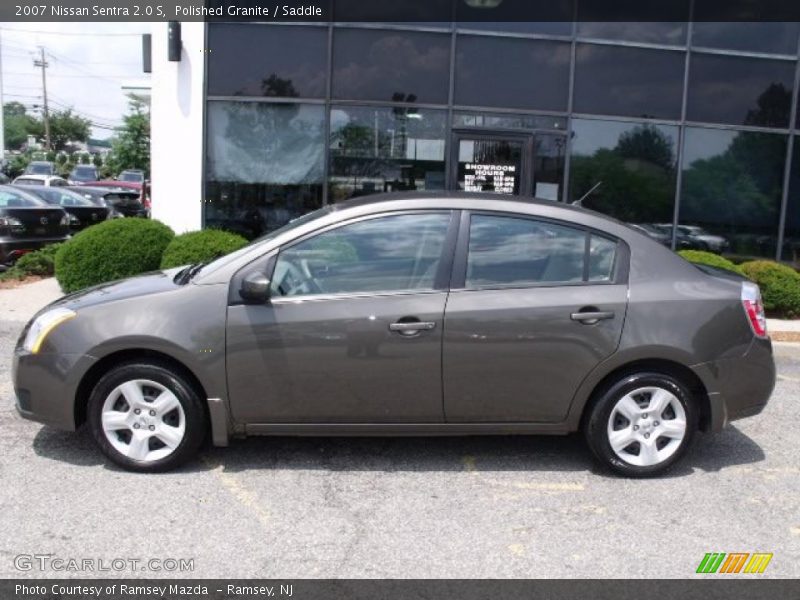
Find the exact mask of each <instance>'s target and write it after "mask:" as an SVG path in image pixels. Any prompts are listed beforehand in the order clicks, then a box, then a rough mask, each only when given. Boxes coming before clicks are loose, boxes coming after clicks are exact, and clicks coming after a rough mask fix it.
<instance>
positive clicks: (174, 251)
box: [161, 229, 247, 269]
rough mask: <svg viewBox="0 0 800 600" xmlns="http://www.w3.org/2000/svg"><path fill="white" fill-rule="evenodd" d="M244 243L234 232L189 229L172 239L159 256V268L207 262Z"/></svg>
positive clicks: (245, 243) (244, 244)
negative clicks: (161, 255) (187, 231)
mask: <svg viewBox="0 0 800 600" xmlns="http://www.w3.org/2000/svg"><path fill="white" fill-rule="evenodd" d="M246 245H247V240H246V239H244V238H243V237H242V236H240V235H236V234H235V233H229V232H227V231H221V230H218V229H204V230H202V231H191V232H189V233H184V234H181V235H178V236H175V237H174V238H173V239H172V241H171V242H170V243H169V245H168V246H167V249H166V250H165V251H164V256H163V257H162V258H161V268H162V269H169V268H172V267H179V266H181V265H188V264H195V263H199V262H208V261H211V260H214V259H215V258H219V257H220V256H224V255H225V254H228V253H230V252H233V251H234V250H238V249H239V248H242V247H243V246H246Z"/></svg>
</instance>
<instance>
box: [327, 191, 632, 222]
mask: <svg viewBox="0 0 800 600" xmlns="http://www.w3.org/2000/svg"><path fill="white" fill-rule="evenodd" d="M437 200H447V201H457V202H458V201H463V208H464V209H470V208H472V209H475V210H491V209H492V205H493V204H499V203H517V204H519V207H520V208H524V207H525V206H531V205H533V206H539V207H543V208H552V209H556V210H563V211H568V212H573V213H575V214H582V215H591V216H595V217H597V218H601V219H605V220H607V221H612V222H615V223H620V224H622V225H626V226H627V224H626V223H622V222H621V221H618V220H617V219H614V218H613V217H609V216H608V215H605V214H603V213H599V212H597V211H594V210H591V209H588V208H584V207H582V206H577V205H574V204H567V203H564V202H557V201H554V200H545V199H542V198H535V197H531V196H510V195H505V194H493V193H491V192H455V191H446V190H441V191H430V192H390V193H386V194H373V195H369V196H361V197H359V198H352V199H350V200H345V201H343V202H337V203H336V204H331V205H329V206H330V207H331V210H333V211H337V210H345V209H348V208H356V207H360V206H367V205H370V204H380V203H384V202H392V201H395V202H396V201H408V202H409V203H411V204H416V203H419V204H425V205H428V206H427V207H428V208H431V207H433V206H434V205H435V204H436V201H437ZM458 203H459V204H462V202H458ZM521 212H524V211H521Z"/></svg>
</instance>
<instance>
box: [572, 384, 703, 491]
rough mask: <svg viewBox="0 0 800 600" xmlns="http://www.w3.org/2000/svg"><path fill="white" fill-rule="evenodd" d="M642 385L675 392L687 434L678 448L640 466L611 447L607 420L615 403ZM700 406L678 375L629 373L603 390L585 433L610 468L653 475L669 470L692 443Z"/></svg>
mask: <svg viewBox="0 0 800 600" xmlns="http://www.w3.org/2000/svg"><path fill="white" fill-rule="evenodd" d="M640 387H660V388H663V389H666V390H667V391H669V392H670V393H672V394H674V395H675V397H676V398H677V399H678V401H679V402H680V403H681V405H682V406H683V409H684V411H685V412H686V434H685V435H684V438H683V440H682V441H681V444H680V446H679V447H678V449H677V450H676V451H675V452H674V453H673V455H672V456H670V457H669V458H668V459H667V460H665V461H664V462H662V463H659V464H657V465H652V466H649V467H640V466H637V465H632V464H630V463H627V462H625V461H624V460H622V459H621V458H620V457H618V456H617V454H616V453H615V452H614V450H613V449H612V448H611V443H610V442H609V439H608V419H609V418H610V416H611V411H612V410H613V409H614V406H615V405H616V403H617V402H618V401H619V399H620V398H622V397H623V396H624V395H625V394H627V393H629V392H631V391H633V390H635V389H637V388H640ZM698 414H699V413H698V408H697V406H696V404H695V402H694V399H693V397H692V394H691V393H690V391H689V389H688V388H687V387H686V386H685V385H684V384H683V383H682V382H681V381H680V380H678V379H677V378H675V377H673V376H671V375H666V374H663V373H655V372H642V373H634V374H628V375H626V376H624V377H622V378H620V379H619V380H618V381H617V382H616V383H614V384H613V385H611V386H610V387H607V388H606V389H605V391H603V392H601V393H600V395H599V396H598V397H597V400H596V402H595V403H594V404H593V406H592V409H591V412H590V415H589V419H588V420H587V422H586V427H585V435H586V440H587V442H588V444H589V448H590V449H591V450H592V453H593V454H594V455H595V457H596V458H597V459H598V460H599V461H600V462H601V463H602V464H603V465H604V466H605V467H607V468H608V469H610V470H611V471H613V472H614V473H617V474H619V475H623V476H625V477H654V476H657V475H661V474H663V473H665V472H667V471H669V470H670V469H671V468H672V467H673V466H674V465H675V463H677V462H678V461H679V460H680V459H681V457H683V455H684V454H685V453H686V450H687V449H688V448H689V446H691V443H692V440H693V438H694V434H695V431H696V430H697V419H698Z"/></svg>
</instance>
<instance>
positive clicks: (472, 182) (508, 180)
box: [464, 163, 517, 194]
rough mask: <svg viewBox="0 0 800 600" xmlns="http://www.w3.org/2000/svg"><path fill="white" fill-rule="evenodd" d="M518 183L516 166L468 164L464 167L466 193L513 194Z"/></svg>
mask: <svg viewBox="0 0 800 600" xmlns="http://www.w3.org/2000/svg"><path fill="white" fill-rule="evenodd" d="M516 181H517V167H516V165H509V164H505V165H504V164H497V163H467V164H466V165H465V166H464V191H466V192H497V193H499V194H513V193H514V188H515V184H516Z"/></svg>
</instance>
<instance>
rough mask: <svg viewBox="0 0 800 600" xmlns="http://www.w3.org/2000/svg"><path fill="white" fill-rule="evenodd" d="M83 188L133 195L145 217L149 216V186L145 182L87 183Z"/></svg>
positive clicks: (109, 181) (111, 181) (106, 181)
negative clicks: (102, 189)
mask: <svg viewBox="0 0 800 600" xmlns="http://www.w3.org/2000/svg"><path fill="white" fill-rule="evenodd" d="M84 186H86V187H94V186H97V187H102V188H106V189H109V190H115V191H120V192H129V193H135V194H136V197H137V198H138V199H139V202H141V203H142V205H143V206H144V208H145V210H146V211H147V216H148V217H149V216H150V212H149V211H150V184H149V182H147V181H146V182H144V183H131V182H129V181H116V180H102V181H88V182H86V183H85V184H84Z"/></svg>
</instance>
